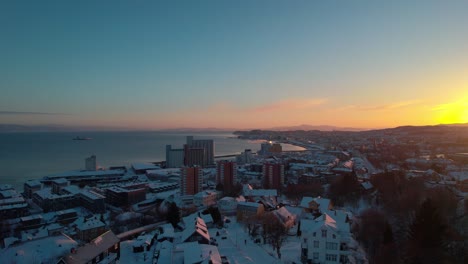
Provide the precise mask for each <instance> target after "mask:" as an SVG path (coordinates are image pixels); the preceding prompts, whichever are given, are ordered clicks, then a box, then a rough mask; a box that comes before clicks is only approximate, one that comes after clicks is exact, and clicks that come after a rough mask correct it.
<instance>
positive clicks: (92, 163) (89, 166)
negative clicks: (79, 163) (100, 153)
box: [85, 155, 97, 171]
mask: <svg viewBox="0 0 468 264" xmlns="http://www.w3.org/2000/svg"><path fill="white" fill-rule="evenodd" d="M85 169H86V170H88V171H95V170H96V169H97V163H96V155H92V156H91V157H88V158H86V159H85Z"/></svg>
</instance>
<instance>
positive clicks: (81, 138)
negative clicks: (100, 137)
mask: <svg viewBox="0 0 468 264" xmlns="http://www.w3.org/2000/svg"><path fill="white" fill-rule="evenodd" d="M91 139H92V138H89V137H78V136H77V137H74V138H73V140H91Z"/></svg>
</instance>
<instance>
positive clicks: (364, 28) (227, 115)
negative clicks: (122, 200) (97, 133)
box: [0, 1, 468, 129]
mask: <svg viewBox="0 0 468 264" xmlns="http://www.w3.org/2000/svg"><path fill="white" fill-rule="evenodd" d="M0 6H1V8H0V17H1V18H0V19H1V21H2V23H0V29H1V30H2V32H3V36H4V37H3V39H2V42H0V52H1V54H2V60H0V86H1V87H2V91H3V93H2V96H1V97H0V105H1V108H0V124H22V125H47V124H55V125H64V126H83V127H115V128H126V129H168V128H181V127H193V128H206V127H216V128H239V129H253V128H271V127H279V126H297V125H301V124H308V125H332V126H338V127H355V128H384V127H395V126H400V125H435V124H447V123H467V122H468V93H467V91H468V77H467V76H468V68H467V66H466V65H467V64H466V62H467V61H468V48H467V46H466V45H465V43H467V42H468V34H467V33H468V32H467V30H466V24H468V17H466V16H465V13H466V12H465V10H467V8H468V3H467V2H465V1H450V2H439V1H412V2H406V1H392V2H391V3H390V2H388V3H387V2H380V3H376V2H372V1H359V2H358V1H352V2H340V1H313V2H312V1H296V2H287V3H286V2H280V1H255V2H228V1H200V2H196V3H195V2H190V1H182V2H177V3H162V2H145V1H142V2H138V3H133V2H121V3H115V2H112V1H100V2H93V1H84V2H80V3H71V2H62V1H41V2H33V1H30V2H29V1H25V2H17V1H11V2H3V3H2V4H0Z"/></svg>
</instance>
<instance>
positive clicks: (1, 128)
mask: <svg viewBox="0 0 468 264" xmlns="http://www.w3.org/2000/svg"><path fill="white" fill-rule="evenodd" d="M434 127H468V123H465V124H441V125H434V126H400V127H395V128H384V129H370V128H353V127H337V126H328V125H305V124H303V125H298V126H280V127H272V128H262V129H261V130H269V131H295V130H304V131H309V130H319V131H351V132H358V131H370V130H385V129H398V130H401V129H405V130H406V129H409V130H411V129H421V128H428V129H430V128H434ZM133 130H141V131H144V130H145V129H129V128H122V127H92V126H65V125H19V124H0V133H14V132H78V131H133ZM151 130H153V131H161V132H173V133H185V132H187V133H188V132H195V133H197V132H233V131H236V130H239V129H235V128H216V127H207V128H193V127H185V128H170V129H146V131H151ZM242 130H243V131H249V130H259V129H258V128H257V129H254V128H251V129H242Z"/></svg>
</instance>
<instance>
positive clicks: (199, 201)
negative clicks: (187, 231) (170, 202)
mask: <svg viewBox="0 0 468 264" xmlns="http://www.w3.org/2000/svg"><path fill="white" fill-rule="evenodd" d="M217 197H218V194H217V193H216V192H211V191H203V192H199V193H197V194H195V195H194V196H193V204H194V205H195V206H206V207H208V206H211V205H213V204H216V200H217Z"/></svg>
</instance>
